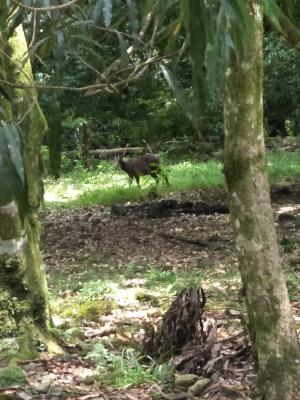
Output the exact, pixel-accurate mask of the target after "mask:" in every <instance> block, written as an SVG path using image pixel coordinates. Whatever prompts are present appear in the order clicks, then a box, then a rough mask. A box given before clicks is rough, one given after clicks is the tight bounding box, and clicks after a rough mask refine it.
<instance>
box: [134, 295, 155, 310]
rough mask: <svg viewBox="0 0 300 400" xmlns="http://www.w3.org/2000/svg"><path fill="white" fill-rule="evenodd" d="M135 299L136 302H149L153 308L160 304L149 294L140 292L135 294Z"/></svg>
mask: <svg viewBox="0 0 300 400" xmlns="http://www.w3.org/2000/svg"><path fill="white" fill-rule="evenodd" d="M135 298H136V300H138V301H145V302H149V303H150V304H151V305H152V306H153V307H155V306H159V304H160V301H159V298H157V296H155V295H153V294H151V293H146V292H142V291H140V292H137V293H136V294H135Z"/></svg>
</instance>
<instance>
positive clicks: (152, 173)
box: [150, 172, 159, 185]
mask: <svg viewBox="0 0 300 400" xmlns="http://www.w3.org/2000/svg"><path fill="white" fill-rule="evenodd" d="M150 175H151V176H152V178H153V179H155V183H156V185H158V183H159V176H158V174H157V173H156V172H151V173H150Z"/></svg>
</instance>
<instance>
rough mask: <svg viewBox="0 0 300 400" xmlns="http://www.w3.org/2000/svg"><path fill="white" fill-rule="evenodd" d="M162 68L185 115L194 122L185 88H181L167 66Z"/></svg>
mask: <svg viewBox="0 0 300 400" xmlns="http://www.w3.org/2000/svg"><path fill="white" fill-rule="evenodd" d="M160 68H161V70H162V72H163V74H164V77H165V79H166V81H167V82H168V85H169V86H170V88H171V89H172V91H173V93H174V96H175V99H176V101H177V102H178V104H179V105H180V107H181V108H182V110H183V111H184V113H185V115H186V116H187V117H188V118H189V119H190V120H191V121H193V113H192V107H191V103H190V100H189V98H188V96H187V95H186V92H185V91H184V89H183V87H182V86H181V84H180V82H179V81H178V80H177V79H176V78H175V76H174V75H173V74H172V72H171V71H170V70H169V68H167V67H166V66H165V65H163V64H160Z"/></svg>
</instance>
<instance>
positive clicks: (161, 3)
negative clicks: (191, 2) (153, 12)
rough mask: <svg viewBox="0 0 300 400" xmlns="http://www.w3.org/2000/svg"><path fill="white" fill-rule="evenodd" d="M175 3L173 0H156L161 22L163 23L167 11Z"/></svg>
mask: <svg viewBox="0 0 300 400" xmlns="http://www.w3.org/2000/svg"><path fill="white" fill-rule="evenodd" d="M173 3H174V1H173V0H156V7H157V13H158V16H159V20H160V23H161V24H163V21H164V18H165V15H166V12H167V11H168V9H169V7H170V6H171V5H173Z"/></svg>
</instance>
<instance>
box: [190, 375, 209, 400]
mask: <svg viewBox="0 0 300 400" xmlns="http://www.w3.org/2000/svg"><path fill="white" fill-rule="evenodd" d="M209 383H210V379H207V378H201V379H198V380H197V382H195V383H194V384H193V386H190V387H189V390H188V393H189V394H190V395H193V396H197V395H198V394H201V393H202V392H203V390H204V389H205V388H206V386H207V385H208V384H209Z"/></svg>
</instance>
